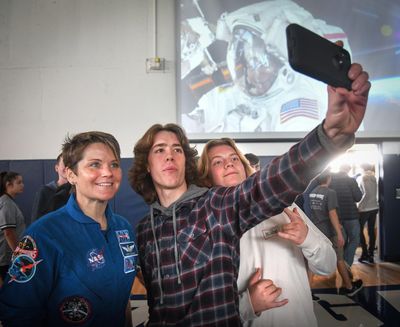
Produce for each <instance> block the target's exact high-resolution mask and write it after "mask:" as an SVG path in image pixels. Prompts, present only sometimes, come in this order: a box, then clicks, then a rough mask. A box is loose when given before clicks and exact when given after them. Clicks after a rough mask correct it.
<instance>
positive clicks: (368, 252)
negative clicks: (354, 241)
mask: <svg viewBox="0 0 400 327" xmlns="http://www.w3.org/2000/svg"><path fill="white" fill-rule="evenodd" d="M377 213H378V209H375V210H371V211H364V212H360V243H361V248H362V254H361V256H363V257H367V256H373V255H374V250H375V221H376V215H377ZM365 223H368V238H369V245H368V249H367V243H366V241H365V236H364V226H365Z"/></svg>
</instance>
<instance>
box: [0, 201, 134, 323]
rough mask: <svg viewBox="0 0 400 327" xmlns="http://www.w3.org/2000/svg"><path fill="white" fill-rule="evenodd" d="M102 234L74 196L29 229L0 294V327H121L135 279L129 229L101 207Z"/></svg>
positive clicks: (15, 255)
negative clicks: (103, 214) (103, 217)
mask: <svg viewBox="0 0 400 327" xmlns="http://www.w3.org/2000/svg"><path fill="white" fill-rule="evenodd" d="M106 217H107V222H108V229H107V231H101V229H100V225H99V224H98V223H97V222H95V221H94V220H93V219H91V218H89V217H88V216H86V215H85V214H84V213H83V212H82V210H81V209H80V208H79V207H78V205H77V203H76V201H75V196H74V195H71V197H70V198H69V201H68V203H67V204H66V205H65V206H64V207H62V208H60V209H59V210H57V211H54V212H51V213H49V214H47V215H46V216H44V217H43V218H41V219H40V220H38V221H37V222H35V223H34V224H32V225H31V226H30V227H29V228H28V229H27V230H26V231H25V233H24V236H23V237H22V239H21V241H20V242H19V244H18V247H17V249H16V250H15V252H14V254H13V258H12V262H11V266H10V270H9V272H8V275H7V278H6V279H5V281H4V285H3V287H2V288H1V290H0V319H1V320H2V322H3V326H5V327H7V326H24V327H26V326H30V327H34V326H41V327H42V326H52V327H53V326H57V327H59V326H72V325H73V326H77V325H79V326H124V321H125V309H126V305H127V303H128V300H129V296H130V291H131V286H132V282H133V280H134V278H135V276H136V261H137V247H136V244H135V242H134V236H133V231H132V227H131V225H130V224H129V223H128V221H126V220H125V219H124V218H123V217H121V216H119V215H116V214H114V213H113V212H112V211H111V209H110V207H109V206H107V209H106Z"/></svg>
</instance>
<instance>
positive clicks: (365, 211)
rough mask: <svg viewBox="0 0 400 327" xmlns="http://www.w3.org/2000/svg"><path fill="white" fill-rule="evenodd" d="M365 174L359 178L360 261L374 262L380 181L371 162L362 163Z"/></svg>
mask: <svg viewBox="0 0 400 327" xmlns="http://www.w3.org/2000/svg"><path fill="white" fill-rule="evenodd" d="M361 167H362V169H363V174H362V176H361V177H360V178H359V184H358V185H359V187H360V189H361V192H362V198H361V201H360V202H359V203H358V211H359V212H360V244H361V248H362V252H361V257H360V258H359V259H358V261H360V262H365V261H368V262H369V263H374V251H375V239H376V238H375V222H376V215H377V214H378V209H379V205H378V199H377V195H378V183H377V181H376V177H375V172H374V169H373V166H372V165H371V164H363V165H361ZM365 223H367V225H368V246H367V242H366V240H365V236H364V226H365Z"/></svg>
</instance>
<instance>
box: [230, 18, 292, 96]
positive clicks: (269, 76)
mask: <svg viewBox="0 0 400 327" xmlns="http://www.w3.org/2000/svg"><path fill="white" fill-rule="evenodd" d="M227 65H228V68H229V71H230V73H231V77H232V80H233V82H234V83H235V84H236V85H237V86H238V87H239V88H240V89H241V91H242V92H244V93H245V94H247V95H248V96H251V97H259V96H264V95H265V94H267V92H268V91H269V90H270V88H271V87H272V85H273V84H274V82H275V81H276V79H277V77H278V75H279V70H280V69H281V68H282V66H283V65H284V62H283V61H282V60H281V58H279V56H278V55H277V52H276V51H274V49H273V48H272V47H271V46H268V45H267V44H266V43H265V41H264V40H263V38H262V35H261V33H260V32H259V31H258V30H256V29H252V28H251V27H249V26H246V25H237V26H235V27H234V29H233V31H232V38H231V41H230V42H229V46H228V50H227Z"/></svg>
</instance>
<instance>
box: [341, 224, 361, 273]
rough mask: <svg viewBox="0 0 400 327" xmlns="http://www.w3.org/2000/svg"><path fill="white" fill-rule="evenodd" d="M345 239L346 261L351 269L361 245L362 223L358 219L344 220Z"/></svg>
mask: <svg viewBox="0 0 400 327" xmlns="http://www.w3.org/2000/svg"><path fill="white" fill-rule="evenodd" d="M341 224H342V226H343V230H344V233H343V238H344V261H346V263H347V264H348V265H349V266H350V267H351V265H352V264H353V260H354V254H355V253H356V249H357V247H358V245H359V244H360V222H359V220H358V219H353V220H342V221H341Z"/></svg>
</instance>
